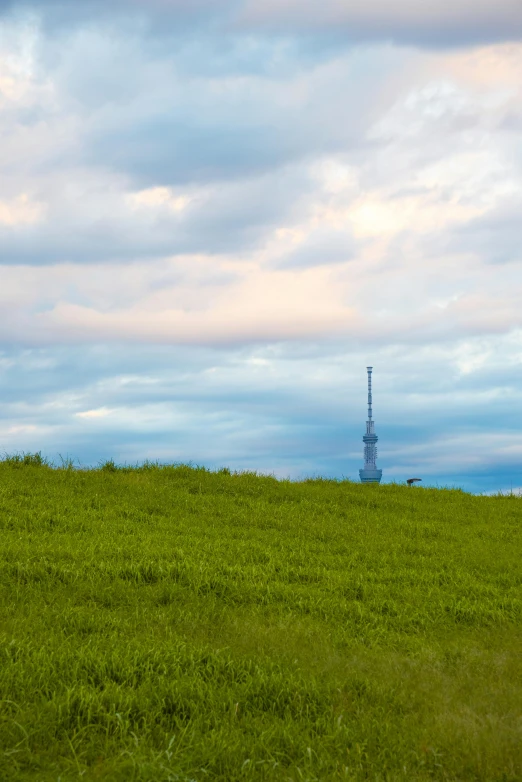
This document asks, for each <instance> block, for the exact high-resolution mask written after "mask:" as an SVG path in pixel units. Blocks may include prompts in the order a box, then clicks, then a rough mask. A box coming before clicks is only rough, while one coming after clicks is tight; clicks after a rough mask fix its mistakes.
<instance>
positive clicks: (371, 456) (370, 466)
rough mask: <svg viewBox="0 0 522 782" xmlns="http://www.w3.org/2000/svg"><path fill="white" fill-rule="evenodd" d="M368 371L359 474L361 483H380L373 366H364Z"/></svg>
mask: <svg viewBox="0 0 522 782" xmlns="http://www.w3.org/2000/svg"><path fill="white" fill-rule="evenodd" d="M366 369H367V371H368V420H367V421H366V434H365V435H364V437H363V443H364V469H363V470H359V476H360V478H361V481H362V482H363V483H380V482H381V478H382V470H378V469H377V465H376V463H375V462H376V459H377V440H378V439H379V438H378V437H377V435H376V434H375V428H374V427H375V425H374V422H373V421H372V370H373V367H366Z"/></svg>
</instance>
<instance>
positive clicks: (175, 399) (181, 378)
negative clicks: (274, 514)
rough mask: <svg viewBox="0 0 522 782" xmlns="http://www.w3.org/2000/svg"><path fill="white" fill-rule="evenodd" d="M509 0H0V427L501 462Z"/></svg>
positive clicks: (510, 448) (118, 448) (516, 460)
mask: <svg viewBox="0 0 522 782" xmlns="http://www.w3.org/2000/svg"><path fill="white" fill-rule="evenodd" d="M521 219H522V3H521V2H520V0H451V2H450V0H439V2H437V3H429V4H427V3H420V2H417V1H416V0H415V1H414V0H393V2H392V0H366V2H365V3H360V2H351V0H262V2H261V1H260V0H112V2H110V3H107V2H106V1H105V0H75V2H74V3H71V2H70V0H32V1H31V0H27V1H22V0H9V1H7V0H0V452H2V453H15V452H22V451H23V452H27V451H31V452H34V451H41V452H42V453H43V454H44V455H45V456H47V457H48V458H50V459H51V460H53V461H54V462H56V463H60V460H61V459H73V460H74V461H75V463H76V464H78V465H83V466H89V465H93V466H95V465H97V464H100V463H102V462H104V461H105V460H107V459H111V458H112V459H114V460H115V461H116V462H118V463H121V464H123V463H126V464H134V463H138V462H142V461H144V460H145V459H150V460H159V461H161V462H184V463H186V462H190V463H194V464H199V465H203V466H206V467H208V468H210V469H217V468H219V467H221V466H228V467H230V468H231V469H234V470H255V471H258V472H262V473H270V474H274V475H276V476H279V477H284V478H286V477H290V478H292V479H300V478H304V477H313V476H324V477H333V478H349V479H352V480H357V479H358V470H359V468H360V467H362V449H363V444H362V435H363V433H364V431H365V420H366V384H367V379H366V367H367V366H368V365H372V366H373V367H374V374H373V379H374V418H375V421H376V431H377V434H378V435H379V458H378V466H379V467H380V468H382V470H383V481H404V480H405V479H406V478H408V477H412V476H415V477H421V478H422V479H423V482H424V485H426V484H428V485H439V486H459V487H462V488H463V489H465V490H466V491H472V492H495V491H500V490H502V491H505V490H510V488H511V487H513V488H516V487H521V486H522V383H521V381H522V306H521V302H522V241H521V240H522V232H521Z"/></svg>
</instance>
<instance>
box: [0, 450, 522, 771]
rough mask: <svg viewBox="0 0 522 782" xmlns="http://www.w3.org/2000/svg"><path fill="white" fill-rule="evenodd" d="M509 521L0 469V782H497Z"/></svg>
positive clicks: (251, 489) (413, 507)
mask: <svg viewBox="0 0 522 782" xmlns="http://www.w3.org/2000/svg"><path fill="white" fill-rule="evenodd" d="M62 461H63V460H62ZM521 521H522V501H521V500H520V498H518V497H514V496H513V497H510V496H497V497H474V496H471V495H468V494H465V493H464V492H461V491H458V490H442V489H438V490H437V489H422V488H418V487H417V488H414V489H410V488H408V487H403V486H397V485H382V486H372V485H366V486H364V485H360V484H355V483H350V482H348V481H341V482H337V481H328V480H308V481H303V482H301V483H292V482H289V481H278V480H276V479H274V478H271V477H266V476H265V477H263V476H257V475H255V474H246V473H243V474H235V473H231V472H230V470H227V469H224V470H220V471H219V472H209V471H207V470H205V469H203V468H198V467H191V466H186V465H177V466H161V465H159V464H154V463H145V464H143V465H141V466H138V467H124V468H121V467H119V466H118V465H116V464H115V463H114V462H112V461H111V462H106V463H105V464H102V465H100V466H99V468H98V469H94V470H75V469H73V465H72V463H71V462H70V460H65V461H63V464H62V468H61V469H56V468H53V466H52V465H50V464H48V463H47V462H46V461H45V460H44V459H43V458H42V457H41V455H40V454H36V455H34V454H33V455H31V454H21V455H18V456H13V457H7V458H5V460H4V461H3V462H1V463H0V535H1V539H2V547H1V553H0V589H1V609H0V611H1V613H0V779H2V780H4V779H5V780H42V782H46V781H47V780H49V782H50V780H69V779H71V780H72V779H78V778H82V779H85V780H140V781H143V782H144V781H145V780H150V781H151V782H153V781H154V782H162V781H163V780H165V782H166V781H167V780H169V781H170V780H185V781H188V780H198V781H199V780H205V779H223V780H230V782H233V781H234V780H258V779H259V780H265V779H266V780H294V781H295V782H297V780H310V781H312V780H336V779H346V780H432V779H436V780H487V781H488V782H489V781H493V780H499V782H500V780H502V781H503V782H515V780H519V779H521V778H522V708H521V704H522V655H521V651H522V643H521V641H522V633H521V614H522V610H521V608H522V598H521V584H522V569H521V564H520V561H521V558H520V554H521V546H520V531H521Z"/></svg>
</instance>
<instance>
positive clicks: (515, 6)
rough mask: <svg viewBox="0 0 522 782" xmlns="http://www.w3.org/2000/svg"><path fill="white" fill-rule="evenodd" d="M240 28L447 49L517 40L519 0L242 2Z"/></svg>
mask: <svg viewBox="0 0 522 782" xmlns="http://www.w3.org/2000/svg"><path fill="white" fill-rule="evenodd" d="M241 19H242V22H243V24H244V25H245V27H246V28H250V27H254V28H256V29H260V30H266V31H271V32H285V33H286V34H290V35H291V34H295V33H296V32H297V31H302V32H307V33H309V34H315V35H317V34H319V33H320V32H323V33H335V34H336V35H337V36H340V37H343V38H344V40H345V41H346V42H347V43H348V42H354V41H358V42H361V41H376V40H381V41H382V40H386V41H393V42H395V43H403V44H418V45H424V46H434V47H448V46H449V47H451V46H458V45H462V44H477V43H488V42H489V43H491V42H495V41H505V40H509V41H512V40H520V38H522V5H521V4H520V2H519V0H482V2H477V1H476V0H459V2H454V0H439V2H437V3H419V2H411V0H396V2H393V3H390V2H388V0H366V2H365V3H346V2H344V0H323V1H322V2H319V1H318V0H264V2H263V3H259V2H257V0H248V2H247V3H246V4H245V7H244V9H243V11H242V13H241Z"/></svg>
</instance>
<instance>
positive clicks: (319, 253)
mask: <svg viewBox="0 0 522 782" xmlns="http://www.w3.org/2000/svg"><path fill="white" fill-rule="evenodd" d="M359 249H360V243H359V242H356V241H355V239H354V238H353V236H352V235H351V233H350V232H349V231H346V230H336V229H330V230H329V229H327V228H322V229H316V230H315V231H313V232H312V233H311V235H310V236H308V237H307V239H306V240H305V241H304V242H302V243H301V244H300V245H299V246H298V247H297V248H296V249H295V250H293V251H292V252H291V253H290V254H288V255H287V256H285V257H283V258H281V259H279V261H277V262H276V263H275V265H276V266H277V267H278V268H280V269H295V268H300V269H306V268H311V267H314V266H327V265H330V264H338V263H345V262H346V261H350V260H352V259H353V258H354V257H355V256H356V254H357V252H358V250H359Z"/></svg>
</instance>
